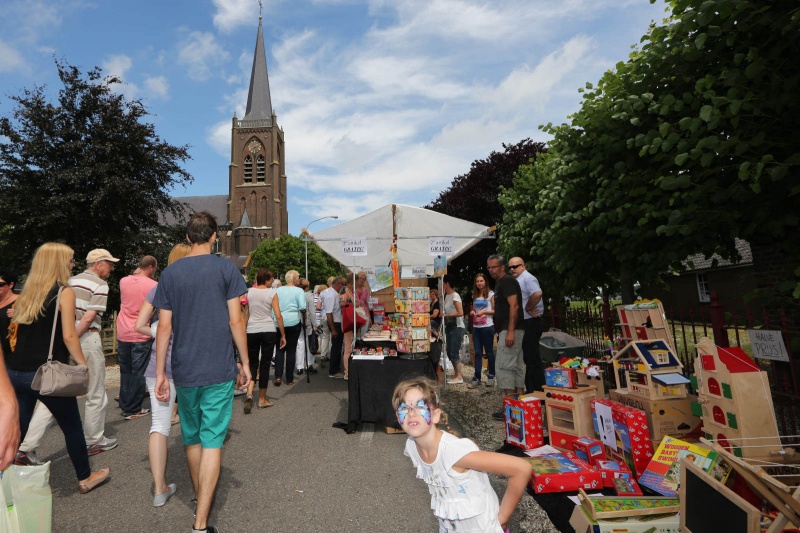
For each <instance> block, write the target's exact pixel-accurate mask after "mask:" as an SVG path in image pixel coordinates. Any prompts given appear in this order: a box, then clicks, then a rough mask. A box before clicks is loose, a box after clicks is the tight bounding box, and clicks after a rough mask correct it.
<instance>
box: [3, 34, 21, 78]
mask: <svg viewBox="0 0 800 533" xmlns="http://www.w3.org/2000/svg"><path fill="white" fill-rule="evenodd" d="M24 67H25V59H24V58H23V57H22V54H21V53H19V51H17V49H16V48H14V47H13V46H11V45H9V44H7V43H5V42H3V41H0V72H13V71H15V70H19V69H22V68H24Z"/></svg>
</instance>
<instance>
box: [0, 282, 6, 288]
mask: <svg viewBox="0 0 800 533" xmlns="http://www.w3.org/2000/svg"><path fill="white" fill-rule="evenodd" d="M6 285H8V283H6V282H5V281H0V287H5V286H6Z"/></svg>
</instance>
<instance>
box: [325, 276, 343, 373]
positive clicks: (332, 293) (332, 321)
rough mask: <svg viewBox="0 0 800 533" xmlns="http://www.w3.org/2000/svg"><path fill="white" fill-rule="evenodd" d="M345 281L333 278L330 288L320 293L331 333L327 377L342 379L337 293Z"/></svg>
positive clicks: (340, 329) (340, 309)
mask: <svg viewBox="0 0 800 533" xmlns="http://www.w3.org/2000/svg"><path fill="white" fill-rule="evenodd" d="M344 284H345V279H344V278H343V277H341V276H338V277H336V278H334V280H333V282H332V283H331V286H330V287H329V288H327V289H325V290H324V291H322V294H321V297H322V309H323V310H324V312H325V316H326V320H327V324H328V329H329V330H330V332H331V355H330V357H331V366H330V368H329V369H328V377H331V378H344V372H342V341H343V340H344V334H343V333H342V307H341V306H340V305H339V291H341V290H342V287H344Z"/></svg>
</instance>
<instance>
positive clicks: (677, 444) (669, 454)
mask: <svg viewBox="0 0 800 533" xmlns="http://www.w3.org/2000/svg"><path fill="white" fill-rule="evenodd" d="M717 455H718V454H717V452H715V451H713V450H710V449H708V448H706V447H705V446H700V445H697V444H692V443H689V442H685V441H682V440H680V439H675V438H672V437H664V440H662V441H661V444H660V445H659V446H658V449H657V450H656V452H655V454H654V455H653V459H652V460H651V461H650V464H649V465H647V468H646V469H645V471H644V472H643V473H642V474H641V475H640V476H639V482H640V483H641V484H642V486H644V487H647V488H648V489H650V490H652V491H654V492H657V493H658V494H661V495H662V496H677V495H678V485H680V471H681V465H680V462H681V459H684V458H685V460H687V461H691V462H693V463H694V464H696V465H697V466H698V467H700V468H701V469H702V470H703V471H705V472H709V471H710V470H711V469H712V468H713V466H714V463H715V462H716V461H717Z"/></svg>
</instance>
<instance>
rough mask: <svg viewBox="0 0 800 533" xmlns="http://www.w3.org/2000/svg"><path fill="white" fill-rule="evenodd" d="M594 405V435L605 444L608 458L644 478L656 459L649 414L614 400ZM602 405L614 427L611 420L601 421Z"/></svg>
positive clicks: (598, 402)
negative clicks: (654, 458)
mask: <svg viewBox="0 0 800 533" xmlns="http://www.w3.org/2000/svg"><path fill="white" fill-rule="evenodd" d="M590 404H591V409H592V424H593V425H594V432H595V435H596V436H597V438H598V439H600V440H601V441H603V443H604V445H605V447H606V455H608V458H609V459H616V460H621V461H624V462H625V463H626V464H627V465H628V468H630V469H631V472H633V473H634V474H635V475H637V476H639V475H641V473H642V472H644V471H645V469H646V468H647V465H648V464H650V460H651V459H652V458H653V442H652V441H651V440H650V429H649V426H648V422H647V416H646V415H645V412H644V411H642V410H641V409H634V408H633V407H629V406H627V405H624V404H621V403H619V402H615V401H613V400H605V399H601V400H598V399H593V400H591V401H590ZM599 405H602V406H606V407H608V408H609V410H610V411H611V417H612V420H611V421H610V424H609V423H608V421H602V420H598V418H599V417H598V416H597V406H599ZM604 435H606V436H608V437H611V438H612V439H613V442H614V446H611V445H609V444H608V441H606V440H605V439H604V438H603V436H604Z"/></svg>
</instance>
